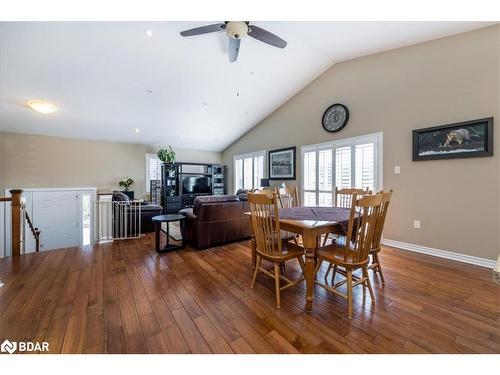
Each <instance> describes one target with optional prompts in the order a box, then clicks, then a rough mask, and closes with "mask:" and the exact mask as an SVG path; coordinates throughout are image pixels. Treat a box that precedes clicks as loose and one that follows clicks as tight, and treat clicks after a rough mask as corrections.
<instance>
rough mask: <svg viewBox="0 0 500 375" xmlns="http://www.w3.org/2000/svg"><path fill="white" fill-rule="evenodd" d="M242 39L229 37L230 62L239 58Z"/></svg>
mask: <svg viewBox="0 0 500 375" xmlns="http://www.w3.org/2000/svg"><path fill="white" fill-rule="evenodd" d="M240 43H241V39H233V38H229V47H228V54H229V62H235V61H236V60H237V59H238V53H239V52H240Z"/></svg>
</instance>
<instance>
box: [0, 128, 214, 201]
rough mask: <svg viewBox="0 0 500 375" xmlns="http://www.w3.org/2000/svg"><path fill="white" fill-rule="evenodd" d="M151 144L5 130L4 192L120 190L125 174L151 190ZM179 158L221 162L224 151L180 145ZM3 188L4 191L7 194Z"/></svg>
mask: <svg viewBox="0 0 500 375" xmlns="http://www.w3.org/2000/svg"><path fill="white" fill-rule="evenodd" d="M155 151H156V149H155V148H152V147H151V146H146V145H140V144H128V143H115V142H99V141H88V140H79V139H69V138H58V137H46V136H38V135H26V134H16V133H6V132H0V189H1V190H0V191H1V192H3V190H4V189H5V188H11V187H22V188H51V187H97V188H103V189H106V188H118V185H117V183H118V181H119V180H121V179H122V178H124V177H125V176H130V177H132V178H133V179H134V180H135V185H134V186H133V190H134V191H135V192H136V197H137V198H141V197H143V196H144V192H145V179H146V168H145V163H146V157H145V154H146V153H155ZM176 153H177V160H178V161H185V162H209V163H210V162H211V163H219V162H220V160H221V154H220V153H218V152H208V151H194V150H185V149H176ZM1 192H0V195H3V193H1Z"/></svg>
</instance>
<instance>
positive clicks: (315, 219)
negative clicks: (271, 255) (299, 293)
mask: <svg viewBox="0 0 500 375" xmlns="http://www.w3.org/2000/svg"><path fill="white" fill-rule="evenodd" d="M248 214H250V213H248ZM349 215H350V209H349V208H343V207H290V208H281V209H280V210H279V224H280V230H282V231H287V232H292V233H295V234H299V235H301V236H302V243H303V246H304V254H305V272H304V278H305V280H306V311H307V312H308V313H310V312H312V307H313V291H314V268H315V259H316V256H315V254H316V251H317V250H318V248H319V246H320V240H321V236H322V235H326V234H328V233H337V234H345V233H346V232H347V226H348V222H349ZM251 248H252V263H253V267H255V265H256V259H257V249H256V242H255V239H254V237H253V229H252V240H251Z"/></svg>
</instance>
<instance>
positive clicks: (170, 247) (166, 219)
mask: <svg viewBox="0 0 500 375" xmlns="http://www.w3.org/2000/svg"><path fill="white" fill-rule="evenodd" d="M151 220H152V221H153V223H155V245H156V252H157V253H160V254H162V253H167V252H170V251H175V250H180V249H184V247H185V246H186V240H185V237H186V236H185V225H186V224H185V223H186V217H185V216H184V215H180V214H171V215H158V216H154V217H153V218H152V219H151ZM175 221H178V222H179V226H180V228H181V235H182V240H181V244H180V245H178V244H170V243H169V237H170V233H169V229H168V224H169V223H171V222H175ZM162 223H167V230H166V231H165V230H163V229H162V228H161V224H162ZM160 232H163V233H165V234H166V235H167V243H166V245H165V246H164V247H162V248H161V247H160Z"/></svg>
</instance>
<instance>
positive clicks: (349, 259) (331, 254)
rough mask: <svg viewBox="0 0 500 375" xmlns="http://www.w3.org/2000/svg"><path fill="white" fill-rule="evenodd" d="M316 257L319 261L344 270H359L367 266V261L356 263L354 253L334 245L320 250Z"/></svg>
mask: <svg viewBox="0 0 500 375" xmlns="http://www.w3.org/2000/svg"><path fill="white" fill-rule="evenodd" d="M317 255H318V257H319V258H320V259H323V260H326V261H328V262H330V263H333V264H336V265H339V266H342V267H346V268H360V267H363V266H364V265H366V264H368V260H367V261H365V262H356V261H355V256H356V251H354V250H351V249H348V248H345V247H344V246H341V245H338V244H336V243H333V244H331V245H328V246H324V247H322V248H320V249H319V250H318V252H317Z"/></svg>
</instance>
